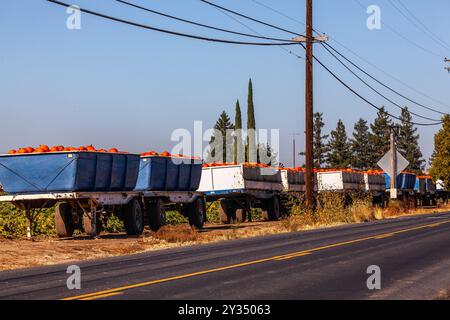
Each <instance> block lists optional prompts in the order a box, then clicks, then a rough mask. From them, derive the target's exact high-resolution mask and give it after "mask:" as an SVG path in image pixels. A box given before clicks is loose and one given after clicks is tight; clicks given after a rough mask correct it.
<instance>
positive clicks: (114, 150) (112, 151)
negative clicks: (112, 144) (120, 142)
mask: <svg viewBox="0 0 450 320" xmlns="http://www.w3.org/2000/svg"><path fill="white" fill-rule="evenodd" d="M109 152H111V153H118V152H119V150H117V149H116V148H111V149H109Z"/></svg>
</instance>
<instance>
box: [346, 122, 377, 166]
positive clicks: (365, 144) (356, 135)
mask: <svg viewBox="0 0 450 320" xmlns="http://www.w3.org/2000/svg"><path fill="white" fill-rule="evenodd" d="M350 145H351V152H352V160H351V165H352V167H353V168H355V169H360V170H367V169H369V168H370V167H371V165H372V163H373V159H372V154H373V151H372V148H371V145H370V141H369V127H368V126H367V121H366V120H364V119H362V118H361V119H359V120H358V122H357V123H356V124H355V127H354V131H353V138H352V139H350Z"/></svg>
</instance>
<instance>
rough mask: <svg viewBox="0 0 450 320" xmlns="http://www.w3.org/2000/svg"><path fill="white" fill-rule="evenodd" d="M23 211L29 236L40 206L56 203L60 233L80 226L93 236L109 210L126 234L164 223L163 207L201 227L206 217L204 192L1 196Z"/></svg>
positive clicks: (58, 231) (57, 228)
mask: <svg viewBox="0 0 450 320" xmlns="http://www.w3.org/2000/svg"><path fill="white" fill-rule="evenodd" d="M0 202H10V203H12V204H14V205H15V206H16V207H18V208H20V209H22V210H24V211H25V213H26V217H27V219H28V221H29V227H28V236H29V237H30V236H31V233H30V232H31V229H32V225H33V223H34V221H35V219H36V217H37V214H38V213H39V211H40V210H42V209H45V208H52V207H54V206H55V227H56V233H57V235H58V236H59V237H70V236H72V235H73V232H74V230H75V229H77V228H78V229H83V230H84V231H85V232H86V233H87V234H88V235H90V236H92V237H96V236H98V235H99V234H100V232H101V230H102V224H104V223H105V222H106V219H108V217H109V216H111V214H113V213H114V214H116V215H117V216H118V217H119V218H120V219H121V220H122V221H123V222H124V227H125V230H126V233H127V234H128V235H140V234H142V232H143V230H144V225H145V224H146V223H148V224H149V226H150V228H151V229H152V230H154V231H156V230H158V229H159V228H161V227H162V226H164V225H165V224H166V214H165V212H166V208H170V209H172V210H178V211H179V212H180V213H181V214H182V215H184V216H185V217H187V218H188V219H189V223H190V224H191V225H192V226H195V227H196V228H199V229H201V228H202V227H203V224H204V222H205V220H206V208H205V201H204V197H203V194H201V193H199V192H190V191H144V192H135V191H130V192H63V193H42V194H16V195H6V196H0Z"/></svg>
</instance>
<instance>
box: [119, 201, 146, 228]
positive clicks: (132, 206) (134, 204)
mask: <svg viewBox="0 0 450 320" xmlns="http://www.w3.org/2000/svg"><path fill="white" fill-rule="evenodd" d="M124 211H125V212H124V213H125V215H124V219H123V224H124V227H125V231H126V233H127V234H128V235H129V236H139V235H141V234H142V232H143V231H144V215H143V214H142V206H141V204H140V202H139V201H138V200H137V199H132V200H131V201H130V202H129V203H128V204H127V205H126V206H125V210H124Z"/></svg>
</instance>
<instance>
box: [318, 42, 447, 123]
mask: <svg viewBox="0 0 450 320" xmlns="http://www.w3.org/2000/svg"><path fill="white" fill-rule="evenodd" d="M324 46H327V47H329V48H330V49H332V50H333V51H334V52H336V53H337V54H338V55H339V56H341V57H342V58H344V59H345V60H346V61H347V62H348V63H350V64H351V65H352V66H354V67H355V68H357V69H358V70H359V71H361V72H362V73H364V74H365V75H366V76H368V77H370V78H371V79H372V80H374V81H376V82H377V83H378V84H380V85H382V86H383V87H385V88H386V89H388V90H390V91H392V92H393V93H395V94H397V95H398V96H400V97H402V98H403V99H406V100H408V101H409V102H411V103H414V104H415V105H418V106H420V107H422V108H425V109H427V110H429V111H433V112H435V113H438V114H441V115H445V114H447V113H445V112H441V111H439V110H436V109H434V108H430V107H428V106H425V105H423V104H421V103H418V102H416V101H414V100H412V99H410V98H408V97H407V96H405V95H403V94H401V93H399V92H398V91H396V90H394V89H392V88H391V87H390V86H388V85H386V84H384V83H383V82H381V81H380V80H378V79H377V78H375V77H374V76H372V75H371V74H369V73H368V72H367V71H365V70H364V69H362V68H361V67H359V66H358V65H357V64H356V63H354V62H353V61H351V60H350V59H349V58H347V57H346V56H344V55H343V54H342V53H340V52H339V51H338V50H336V49H335V48H333V47H332V46H331V45H330V44H328V43H325V44H324Z"/></svg>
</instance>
